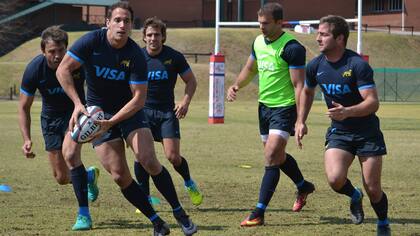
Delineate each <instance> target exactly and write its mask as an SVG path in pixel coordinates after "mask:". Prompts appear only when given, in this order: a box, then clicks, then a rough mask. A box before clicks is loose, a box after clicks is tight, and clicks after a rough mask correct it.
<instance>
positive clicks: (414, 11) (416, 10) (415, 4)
mask: <svg viewBox="0 0 420 236" xmlns="http://www.w3.org/2000/svg"><path fill="white" fill-rule="evenodd" d="M405 4H406V13H405V14H406V15H405V25H406V26H414V30H415V31H420V1H419V0H405Z"/></svg>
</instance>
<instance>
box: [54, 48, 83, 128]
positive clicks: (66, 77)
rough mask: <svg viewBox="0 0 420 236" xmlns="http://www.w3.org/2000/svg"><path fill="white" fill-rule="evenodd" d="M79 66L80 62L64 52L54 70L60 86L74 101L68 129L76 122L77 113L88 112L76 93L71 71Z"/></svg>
mask: <svg viewBox="0 0 420 236" xmlns="http://www.w3.org/2000/svg"><path fill="white" fill-rule="evenodd" d="M80 66H81V64H80V63H79V62H78V61H76V60H75V59H73V58H71V57H70V56H69V55H67V54H66V55H65V56H64V58H63V60H62V61H61V63H60V65H59V66H58V68H57V72H56V76H57V79H58V82H60V84H61V87H62V88H63V89H64V91H65V92H66V94H67V96H68V97H69V98H70V99H71V100H72V101H73V103H74V111H73V114H72V116H71V119H70V122H69V130H71V129H73V127H74V125H75V124H77V118H78V116H79V114H81V113H83V114H85V115H87V116H89V113H88V112H87V111H86V108H85V107H84V106H83V103H82V102H81V101H80V98H79V95H78V94H77V91H76V87H75V86H74V81H73V76H72V72H73V71H75V70H77V69H78V68H79V67H80Z"/></svg>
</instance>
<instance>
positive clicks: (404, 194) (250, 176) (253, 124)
mask: <svg viewBox="0 0 420 236" xmlns="http://www.w3.org/2000/svg"><path fill="white" fill-rule="evenodd" d="M16 106H17V103H16V102H0V110H1V111H2V112H1V116H0V134H1V135H0V143H1V165H0V184H7V185H9V186H11V187H12V189H13V191H12V192H10V193H5V192H0V208H1V210H0V219H1V224H0V235H63V234H64V235H79V234H76V233H73V232H71V231H70V228H71V226H72V224H73V223H74V220H75V214H76V210H77V204H76V200H75V197H74V193H73V191H72V187H71V186H59V185H58V184H56V183H55V181H54V180H53V177H52V175H51V171H50V167H49V165H48V162H47V158H46V155H45V152H44V151H43V141H42V138H41V133H40V128H39V111H40V103H39V102H35V103H34V107H33V109H32V110H33V116H32V118H33V119H32V120H33V128H32V135H33V141H34V150H35V152H36V154H37V157H36V158H35V159H33V160H26V159H25V158H24V157H23V155H22V154H21V150H20V146H21V145H22V139H21V137H20V132H19V130H18V125H17V118H16V117H17V114H16V110H17V109H16ZM256 110H257V104H256V102H251V101H243V100H240V101H238V102H235V103H226V117H225V124H222V125H209V124H207V111H208V104H207V103H206V102H200V101H198V102H197V101H195V102H193V103H192V105H191V107H190V113H189V114H188V117H187V118H186V119H185V120H183V121H182V122H181V128H182V130H181V131H182V144H181V145H182V154H183V156H185V157H186V159H187V160H189V165H190V169H191V173H192V176H193V177H194V179H195V180H196V181H197V183H198V184H199V186H200V188H201V190H202V191H203V193H204V196H205V197H204V202H203V204H202V205H201V206H199V207H194V206H192V204H191V203H190V201H189V198H188V196H187V194H186V192H185V191H184V189H183V187H182V184H183V183H182V180H181V177H180V176H179V175H177V174H176V172H175V171H174V170H173V168H172V167H170V165H169V162H168V161H167V160H164V158H163V157H162V150H161V147H160V145H156V150H157V151H158V156H159V158H160V160H161V161H162V163H163V164H164V165H165V166H167V167H168V170H169V171H170V172H171V174H172V177H173V180H174V182H175V184H176V187H177V190H178V195H179V197H180V200H181V202H182V203H183V205H184V207H185V208H186V210H187V211H188V213H189V214H190V215H191V217H192V219H193V220H194V221H195V222H196V223H197V224H198V226H199V230H200V232H199V234H198V235H209V236H213V235H229V236H230V235H249V236H251V235H374V234H375V227H376V225H375V221H376V217H375V214H374V212H373V210H372V209H371V207H370V204H369V201H368V200H367V198H365V201H364V207H365V213H366V220H365V223H364V224H362V225H357V226H356V225H353V224H351V222H350V218H349V211H348V199H347V198H346V197H344V196H341V195H338V194H336V193H335V192H334V191H332V190H331V189H330V188H329V186H328V184H327V183H326V179H325V174H324V169H323V158H322V155H323V154H322V153H323V143H324V132H325V130H326V128H327V126H328V123H329V121H328V119H327V118H326V117H325V116H324V112H325V108H324V104H321V103H316V104H315V105H314V108H313V112H312V113H311V114H310V117H309V122H308V126H309V136H307V137H305V139H304V149H303V150H301V151H300V150H297V148H296V147H295V144H294V142H293V140H291V142H289V145H288V152H290V153H291V154H293V155H294V156H295V158H296V159H297V161H298V163H299V165H300V167H301V169H302V172H303V174H304V175H305V177H306V178H307V179H309V180H311V181H313V182H314V183H315V185H316V187H317V190H316V192H315V193H314V194H313V195H311V196H310V197H309V200H308V204H307V206H305V208H304V209H303V211H302V212H300V213H294V212H292V211H291V208H292V204H293V201H294V192H295V188H294V186H293V184H292V183H291V181H290V180H289V179H288V178H287V177H286V176H285V175H284V174H282V175H281V179H280V184H279V186H278V187H277V191H276V193H275V195H274V197H273V199H272V201H271V203H270V206H269V209H268V211H267V214H266V224H267V225H266V226H264V227H258V228H246V229H244V228H241V227H240V226H239V223H240V221H241V220H242V219H243V218H244V217H245V216H246V215H247V214H248V213H249V211H250V209H251V208H253V206H255V204H256V201H257V199H258V189H259V185H260V182H261V176H262V173H263V160H262V154H263V152H262V144H261V142H260V138H259V134H258V128H257V115H256ZM378 115H379V116H380V117H381V120H382V123H381V126H382V127H383V133H384V135H385V139H386V143H387V147H388V153H389V154H388V155H387V156H386V157H385V161H384V166H383V187H384V190H385V191H386V192H387V194H388V198H389V204H390V205H389V216H390V220H391V222H393V225H392V230H393V233H394V235H418V233H419V232H420V197H419V192H420V187H419V184H418V182H417V181H418V179H420V172H419V171H418V160H419V158H420V154H419V152H418V151H417V149H416V148H417V147H418V140H420V128H419V124H420V106H419V104H390V103H385V104H382V106H381V108H380V110H379V113H378ZM128 153H129V151H128ZM83 160H84V162H85V165H86V166H88V165H97V166H100V163H99V161H98V159H97V158H96V157H95V155H94V153H93V150H92V148H91V147H90V145H89V144H88V145H85V146H84V148H83ZM132 161H133V156H132V155H131V154H129V155H128V162H129V165H130V167H132ZM240 165H250V166H251V168H250V169H244V168H241V167H239V166H240ZM100 170H101V177H100V179H99V186H100V189H101V194H100V197H99V199H98V200H97V202H95V203H93V204H91V213H92V217H93V222H94V225H93V227H94V228H93V230H92V231H88V232H85V233H83V235H127V236H128V235H150V234H151V231H152V228H151V226H150V224H149V222H148V220H147V219H146V218H145V217H144V216H142V215H139V214H135V209H134V208H133V207H132V206H131V205H130V204H129V203H128V202H127V201H126V200H125V199H124V198H123V196H122V194H121V193H120V191H119V189H118V187H117V185H115V184H114V183H113V182H112V180H111V178H110V176H109V175H108V174H107V173H105V170H104V169H103V168H102V167H100ZM349 178H350V179H351V180H352V182H353V184H354V185H356V186H359V187H361V179H360V167H359V164H358V163H357V161H356V162H355V163H353V165H352V167H351V169H350V171H349ZM152 193H153V194H154V195H155V196H158V197H161V196H160V195H159V194H157V192H156V190H155V189H154V188H153V189H152ZM156 209H157V210H158V211H159V214H160V215H161V216H162V217H163V218H164V219H166V220H167V221H168V222H169V223H170V226H171V228H172V233H171V235H182V234H181V231H180V229H179V227H177V226H176V223H175V220H174V219H173V217H172V216H171V212H170V208H169V205H168V204H167V203H166V202H165V201H164V200H162V203H161V204H160V205H158V206H157V207H156ZM80 235H81V234H80Z"/></svg>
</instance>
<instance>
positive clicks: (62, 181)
mask: <svg viewBox="0 0 420 236" xmlns="http://www.w3.org/2000/svg"><path fill="white" fill-rule="evenodd" d="M54 178H55V181H57V183H58V184H59V185H66V184H68V183H70V178H69V176H67V175H65V174H60V173H58V174H54Z"/></svg>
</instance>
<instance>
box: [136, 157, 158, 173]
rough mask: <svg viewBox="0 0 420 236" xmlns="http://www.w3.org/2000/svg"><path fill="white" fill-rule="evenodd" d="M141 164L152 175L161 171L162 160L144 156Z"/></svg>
mask: <svg viewBox="0 0 420 236" xmlns="http://www.w3.org/2000/svg"><path fill="white" fill-rule="evenodd" d="M140 164H141V165H142V166H143V168H144V169H145V170H146V171H147V173H149V174H150V175H157V174H159V173H160V171H161V169H162V168H161V165H160V162H159V161H158V160H157V159H156V157H155V158H142V159H141V160H140Z"/></svg>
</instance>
